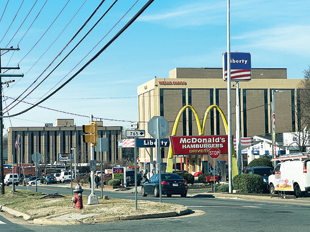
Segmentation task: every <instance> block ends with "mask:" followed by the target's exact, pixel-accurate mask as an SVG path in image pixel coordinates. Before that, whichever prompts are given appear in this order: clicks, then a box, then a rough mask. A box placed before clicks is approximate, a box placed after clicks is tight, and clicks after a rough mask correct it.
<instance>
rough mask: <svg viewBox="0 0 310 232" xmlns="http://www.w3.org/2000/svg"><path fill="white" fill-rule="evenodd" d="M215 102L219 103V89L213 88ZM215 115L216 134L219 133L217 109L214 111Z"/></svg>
mask: <svg viewBox="0 0 310 232" xmlns="http://www.w3.org/2000/svg"><path fill="white" fill-rule="evenodd" d="M215 104H216V105H217V106H219V105H220V90H219V89H216V90H215ZM215 117H216V134H217V135H219V134H220V114H219V112H218V110H217V111H216V113H215Z"/></svg>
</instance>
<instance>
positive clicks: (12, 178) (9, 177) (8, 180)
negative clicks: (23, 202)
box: [4, 173, 19, 186]
mask: <svg viewBox="0 0 310 232" xmlns="http://www.w3.org/2000/svg"><path fill="white" fill-rule="evenodd" d="M18 182H19V176H18V174H17V173H13V174H12V173H8V174H6V175H5V177H4V184H5V185H7V186H9V185H10V184H12V183H13V184H14V185H18Z"/></svg>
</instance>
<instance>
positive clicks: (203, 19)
mask: <svg viewBox="0 0 310 232" xmlns="http://www.w3.org/2000/svg"><path fill="white" fill-rule="evenodd" d="M178 5H179V4H178ZM219 12H221V14H219ZM225 12H226V4H223V2H220V3H219V2H216V3H210V2H206V1H201V2H197V1H195V3H192V4H186V5H182V6H179V7H176V8H170V9H168V10H166V11H164V12H161V13H157V14H149V15H145V16H141V17H140V18H139V21H149V22H150V21H152V22H156V23H158V22H160V23H165V24H167V25H169V26H171V27H186V26H199V25H203V24H206V23H212V24H218V22H219V21H221V20H222V21H223V22H225V20H226V19H225V18H223V17H222V14H223V13H225ZM225 14H226V13H225Z"/></svg>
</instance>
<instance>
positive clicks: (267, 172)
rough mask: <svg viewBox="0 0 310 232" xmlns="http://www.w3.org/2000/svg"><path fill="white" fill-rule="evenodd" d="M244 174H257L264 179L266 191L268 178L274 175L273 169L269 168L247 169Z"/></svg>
mask: <svg viewBox="0 0 310 232" xmlns="http://www.w3.org/2000/svg"><path fill="white" fill-rule="evenodd" d="M244 174H257V175H260V176H262V177H263V186H264V190H266V189H267V187H268V176H270V175H271V174H273V168H272V167H267V166H259V167H245V168H244Z"/></svg>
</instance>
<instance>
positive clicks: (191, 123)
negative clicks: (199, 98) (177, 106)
mask: <svg viewBox="0 0 310 232" xmlns="http://www.w3.org/2000/svg"><path fill="white" fill-rule="evenodd" d="M188 105H190V106H191V105H192V90H191V89H189V90H188ZM182 106H183V107H184V106H186V89H183V90H182ZM192 115H193V112H192V111H189V114H188V130H189V131H188V135H193V131H192V129H193V122H192ZM183 119H184V120H183V135H186V121H187V120H185V119H186V110H184V112H183Z"/></svg>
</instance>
